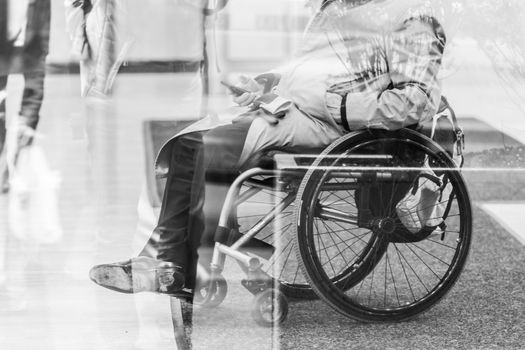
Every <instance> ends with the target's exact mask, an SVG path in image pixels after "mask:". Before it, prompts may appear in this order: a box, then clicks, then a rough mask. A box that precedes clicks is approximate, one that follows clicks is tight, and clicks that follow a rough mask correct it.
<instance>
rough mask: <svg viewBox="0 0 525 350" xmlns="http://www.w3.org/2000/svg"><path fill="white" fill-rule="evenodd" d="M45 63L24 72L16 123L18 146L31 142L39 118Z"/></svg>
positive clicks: (42, 97)
mask: <svg viewBox="0 0 525 350" xmlns="http://www.w3.org/2000/svg"><path fill="white" fill-rule="evenodd" d="M44 79H45V65H44V62H43V61H42V62H41V64H40V65H39V66H38V67H37V68H36V69H35V70H32V71H30V72H26V73H24V92H23V94H22V106H21V108H20V113H19V117H18V118H19V119H18V123H17V128H18V130H17V133H18V135H17V136H18V147H24V146H27V145H29V144H31V143H32V142H33V135H34V131H35V130H36V127H37V125H38V122H39V120H40V108H41V107H42V102H43V100H44Z"/></svg>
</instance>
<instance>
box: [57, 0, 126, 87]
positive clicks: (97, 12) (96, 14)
mask: <svg viewBox="0 0 525 350" xmlns="http://www.w3.org/2000/svg"><path fill="white" fill-rule="evenodd" d="M64 5H65V10H66V25H67V31H68V33H69V35H70V37H71V40H72V53H73V55H74V56H76V57H77V58H79V59H80V73H81V91H82V95H83V96H96V97H104V96H107V95H109V94H110V93H111V88H112V86H113V82H114V80H115V77H116V75H117V73H118V70H119V68H120V66H121V65H122V63H123V61H124V58H125V55H126V53H127V51H128V50H129V47H130V45H131V39H130V38H129V37H128V35H127V33H126V26H125V25H124V24H123V22H124V19H125V18H124V16H122V15H121V14H123V13H124V11H123V10H124V8H123V7H124V6H125V1H123V0H83V1H76V0H65V1H64ZM117 24H118V25H117Z"/></svg>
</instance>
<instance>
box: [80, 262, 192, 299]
mask: <svg viewBox="0 0 525 350" xmlns="http://www.w3.org/2000/svg"><path fill="white" fill-rule="evenodd" d="M128 270H129V267H128V266H119V265H99V266H95V267H93V269H92V270H91V272H90V279H91V280H92V281H93V282H95V283H96V284H98V285H100V286H101V287H104V288H107V289H110V290H113V291H116V292H120V293H126V294H133V293H140V292H152V293H163V294H173V293H177V292H178V291H180V290H181V289H182V288H183V287H184V279H183V276H181V274H180V273H178V272H177V271H176V270H175V269H174V268H157V269H134V270H133V273H134V274H136V275H137V274H141V273H143V274H151V273H154V274H155V281H154V286H153V288H151V287H150V288H148V287H146V286H144V285H140V284H139V283H133V282H134V281H133V274H132V273H131V272H130V271H128ZM145 278H147V277H145ZM138 280H140V279H138Z"/></svg>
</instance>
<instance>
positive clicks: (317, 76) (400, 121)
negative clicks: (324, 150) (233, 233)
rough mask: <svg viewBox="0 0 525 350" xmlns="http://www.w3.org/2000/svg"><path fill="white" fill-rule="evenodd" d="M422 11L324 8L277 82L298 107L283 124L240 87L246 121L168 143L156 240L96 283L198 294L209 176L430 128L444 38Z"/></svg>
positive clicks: (396, 5)
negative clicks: (363, 134)
mask: <svg viewBox="0 0 525 350" xmlns="http://www.w3.org/2000/svg"><path fill="white" fill-rule="evenodd" d="M423 3H426V2H425V1H420V0H369V1H363V0H346V1H344V0H333V1H324V2H323V5H322V7H321V11H318V12H317V13H316V15H315V16H314V18H313V20H312V21H311V22H310V25H309V27H308V29H307V32H306V35H305V36H304V39H303V42H302V46H301V50H300V52H299V55H298V56H297V58H296V59H295V60H293V62H291V63H290V64H288V65H287V66H285V67H283V68H281V69H279V70H278V71H276V72H274V73H275V74H276V76H279V77H280V80H279V82H278V84H277V85H276V86H275V87H274V88H273V89H272V92H273V93H274V94H277V95H278V96H280V97H281V98H284V99H286V100H289V101H291V102H292V104H291V107H290V108H289V109H288V110H287V111H286V113H285V115H284V116H282V115H279V118H277V117H275V116H272V115H270V114H268V113H267V112H266V111H264V110H262V109H261V108H257V107H256V106H257V104H256V103H257V101H258V100H257V99H258V97H260V96H261V94H263V86H262V85H260V84H259V83H258V82H257V81H256V80H254V79H244V80H243V81H241V83H240V84H239V87H241V88H244V89H247V90H249V92H246V93H243V94H242V95H240V96H238V97H235V98H234V101H235V102H237V103H238V104H239V105H241V106H247V107H248V106H250V108H249V109H247V111H246V113H244V114H242V115H241V116H240V117H238V118H235V119H234V120H233V121H230V122H227V123H226V122H225V123H222V125H219V126H216V127H213V128H209V126H208V125H209V123H207V122H203V121H200V122H197V123H196V124H195V125H193V126H190V127H189V128H188V129H187V130H185V131H184V132H182V133H180V134H179V135H176V136H175V137H174V138H172V140H171V141H170V142H168V143H167V145H166V146H165V147H164V148H163V149H162V150H161V152H160V154H159V157H158V162H157V170H158V171H161V172H162V170H163V169H162V168H163V166H165V168H166V169H167V171H164V173H165V174H166V175H167V183H166V188H165V192H164V198H163V202H162V207H161V212H160V217H159V221H158V225H157V227H156V228H155V230H154V232H153V234H152V236H151V238H150V240H149V241H148V243H147V244H146V246H145V247H144V249H143V251H142V252H141V253H140V254H139V256H138V257H135V258H132V259H130V260H128V261H125V262H120V263H113V264H104V265H98V266H95V267H93V269H92V270H91V272H90V277H91V279H92V280H93V281H95V282H96V283H97V284H99V285H101V286H104V287H107V288H110V289H113V290H116V291H120V292H125V293H134V292H141V291H152V292H160V293H176V292H177V291H178V290H180V289H181V288H184V287H185V288H188V289H192V288H193V287H194V284H195V278H196V265H197V248H198V246H199V244H200V241H201V236H202V235H203V233H204V236H205V237H208V236H209V234H208V233H207V232H204V218H203V211H202V208H203V201H204V183H205V180H206V174H212V173H213V174H217V173H224V174H232V173H238V172H239V171H240V170H242V169H245V168H247V167H249V166H250V165H251V164H252V163H251V162H252V161H253V160H254V159H256V158H257V156H258V155H260V154H261V153H264V152H267V151H268V150H274V149H280V150H290V151H297V150H300V149H305V148H321V147H325V146H327V145H329V144H330V143H331V142H333V141H334V140H336V139H337V138H339V137H340V136H342V135H343V134H344V133H345V132H348V131H350V130H357V129H363V128H383V129H390V130H395V129H399V128H402V127H405V126H411V125H417V124H418V123H419V122H420V121H424V120H428V119H429V118H432V116H433V115H434V114H435V112H436V110H437V108H438V105H439V100H440V96H441V90H440V84H439V82H438V79H437V74H438V71H439V69H440V66H441V60H442V56H443V51H444V48H445V36H444V33H443V29H442V27H441V26H440V24H439V23H438V21H437V20H436V19H435V18H434V16H433V15H432V11H431V9H429V8H427V7H426V6H425V5H423ZM202 125H204V126H202ZM201 126H202V127H201ZM226 178H227V180H229V181H231V177H229V175H228V176H227V177H226ZM223 200H224V198H221V200H219V201H218V202H219V204H218V206H220V205H222V203H223Z"/></svg>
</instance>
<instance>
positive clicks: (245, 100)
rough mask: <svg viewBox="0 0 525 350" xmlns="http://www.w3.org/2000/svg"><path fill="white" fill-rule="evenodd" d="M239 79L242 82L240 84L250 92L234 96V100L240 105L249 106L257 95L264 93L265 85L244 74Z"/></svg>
mask: <svg viewBox="0 0 525 350" xmlns="http://www.w3.org/2000/svg"><path fill="white" fill-rule="evenodd" d="M239 80H240V84H239V85H238V86H239V87H240V88H242V89H244V90H248V91H250V92H245V93H244V94H242V95H239V96H234V97H233V102H235V103H237V104H238V105H239V106H249V105H251V104H252V102H253V101H254V100H255V99H256V98H257V97H259V96H261V95H262V92H263V89H264V86H262V85H260V84H259V83H257V81H255V79H253V78H249V77H245V76H243V75H241V76H240V77H239Z"/></svg>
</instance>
